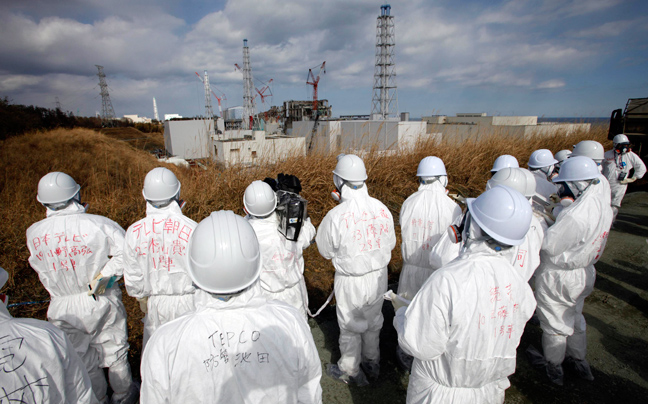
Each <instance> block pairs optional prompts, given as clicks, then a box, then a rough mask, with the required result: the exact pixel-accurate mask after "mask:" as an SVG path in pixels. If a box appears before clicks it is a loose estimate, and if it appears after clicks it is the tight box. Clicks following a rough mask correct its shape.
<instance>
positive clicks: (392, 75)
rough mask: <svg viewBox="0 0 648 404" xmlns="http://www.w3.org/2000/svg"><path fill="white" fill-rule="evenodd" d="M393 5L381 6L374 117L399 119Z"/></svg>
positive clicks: (372, 107)
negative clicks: (391, 11) (391, 13)
mask: <svg viewBox="0 0 648 404" xmlns="http://www.w3.org/2000/svg"><path fill="white" fill-rule="evenodd" d="M390 10H391V6H390V5H389V4H385V5H383V6H380V16H379V17H378V21H377V30H376V67H375V69H374V86H373V99H372V101H371V115H372V119H390V118H392V119H393V118H395V119H398V93H397V91H396V71H395V67H396V63H395V62H394V47H395V46H396V38H395V35H394V17H392V16H391V15H390Z"/></svg>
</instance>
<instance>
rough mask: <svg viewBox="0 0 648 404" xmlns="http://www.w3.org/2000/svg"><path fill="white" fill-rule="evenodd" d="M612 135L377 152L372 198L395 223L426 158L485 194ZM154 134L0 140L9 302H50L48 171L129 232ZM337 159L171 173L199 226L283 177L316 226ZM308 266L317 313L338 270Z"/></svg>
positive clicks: (368, 160) (459, 188)
mask: <svg viewBox="0 0 648 404" xmlns="http://www.w3.org/2000/svg"><path fill="white" fill-rule="evenodd" d="M140 133H141V132H140ZM606 135H607V132H606V128H602V127H593V128H592V130H591V131H587V132H580V133H575V134H571V135H568V136H567V135H564V134H559V135H555V136H549V137H537V138H533V139H528V140H523V141H522V140H516V139H511V138H506V137H502V136H490V137H487V138H484V139H481V140H478V141H470V142H466V143H463V144H461V145H460V146H458V145H453V144H449V143H444V142H440V143H433V142H428V143H423V144H420V145H418V146H417V147H416V149H415V150H414V151H411V152H398V153H396V154H395V155H391V156H385V155H381V154H380V153H376V152H369V154H368V155H367V156H366V157H365V164H366V166H367V171H368V175H369V179H368V181H367V184H368V189H369V193H370V194H371V195H372V196H374V197H376V198H378V199H379V200H381V201H382V202H383V203H385V205H387V207H389V209H390V210H391V211H392V214H393V216H394V219H395V221H396V224H397V223H398V215H399V211H400V207H401V204H402V202H403V201H404V200H405V199H406V198H407V197H408V196H409V195H410V194H411V193H413V192H414V191H415V190H416V189H417V182H416V177H415V173H416V168H417V165H418V162H419V161H420V160H421V159H422V158H423V157H425V156H432V155H434V156H438V157H440V158H442V159H443V161H444V162H445V165H446V168H447V171H448V177H449V178H448V179H449V189H450V191H451V192H458V193H460V194H462V195H464V196H476V195H478V194H479V193H480V192H481V191H482V190H483V189H484V186H485V183H486V181H487V179H488V178H489V177H490V168H491V166H492V164H493V161H494V160H495V158H496V157H497V156H499V155H501V154H511V155H514V156H515V157H517V158H518V160H519V161H520V163H521V165H523V166H526V165H525V163H526V162H527V161H528V158H529V155H530V154H531V153H532V152H533V151H534V150H536V149H539V148H548V149H550V150H552V151H553V152H557V151H559V150H561V149H571V147H572V145H574V144H576V143H577V142H578V141H580V140H583V139H594V140H597V141H599V142H601V143H602V144H603V145H604V146H605V148H606V149H608V148H610V147H611V143H610V142H609V141H608V140H607V138H606ZM146 137H149V138H150V141H142V142H139V143H135V144H132V142H130V143H129V141H120V140H119V139H122V140H124V139H130V137H129V134H125V135H119V134H113V133H108V134H104V133H101V132H95V131H92V130H87V129H73V130H62V129H60V130H53V131H49V132H37V133H29V134H25V135H22V136H18V137H14V138H10V139H8V140H5V141H2V142H0V173H1V174H2V175H1V177H0V200H1V201H2V202H1V203H0V217H2V221H1V222H0V266H2V267H3V268H5V269H7V271H8V272H9V274H10V278H9V282H8V285H7V287H6V288H5V289H4V293H6V294H8V295H9V296H10V298H11V301H10V303H16V302H29V301H41V300H47V299H48V298H49V295H48V293H47V291H45V289H44V288H43V287H42V285H41V283H40V281H39V279H38V277H37V276H36V274H35V272H34V271H33V270H32V269H31V268H30V266H29V264H28V262H27V259H28V256H29V253H28V250H27V247H26V241H25V231H26V230H27V228H28V227H29V226H30V225H31V224H33V223H34V222H37V221H39V220H41V219H43V218H44V216H45V215H44V213H45V211H44V208H43V207H42V206H41V205H40V204H39V203H38V202H37V201H36V190H37V184H38V181H39V179H40V178H41V177H42V176H43V175H45V174H47V173H48V172H50V171H63V172H66V173H68V174H70V175H71V176H72V177H74V178H75V179H76V181H77V182H78V183H79V184H81V186H82V188H81V198H82V200H83V201H84V202H87V203H89V209H88V212H89V213H93V214H98V215H103V216H106V217H109V218H111V219H113V220H115V221H116V222H117V223H119V224H120V225H121V226H122V227H124V228H127V227H128V226H129V225H130V224H131V223H133V222H135V221H136V220H138V219H140V218H142V217H143V216H144V215H145V203H144V200H143V199H142V194H141V189H142V184H143V181H144V177H145V175H146V173H147V172H148V171H149V170H151V169H153V168H154V167H156V166H160V165H163V164H162V163H159V162H158V161H157V160H156V159H155V157H153V156H152V155H151V154H149V153H148V152H146V151H144V150H141V149H149V150H150V147H146V145H149V146H150V145H151V144H155V145H156V146H155V147H153V148H157V147H159V145H160V142H161V141H162V140H161V139H162V135H161V134H157V135H156V134H147V135H146ZM142 143H144V144H145V146H144V147H142ZM162 144H163V141H162ZM138 147H139V148H138ZM337 154H338V153H337V152H336V153H330V154H316V155H309V156H308V157H304V156H298V157H297V156H296V157H292V158H288V159H287V160H285V161H283V162H280V163H277V164H266V165H263V166H259V167H240V166H238V167H231V168H226V169H224V168H220V167H218V166H216V165H209V166H207V169H206V170H204V169H201V168H189V169H185V168H178V167H176V166H173V165H165V166H167V167H168V168H169V169H171V170H173V171H174V172H175V173H176V175H177V176H178V178H179V179H180V181H181V182H182V193H181V196H182V198H183V199H184V200H186V201H187V206H186V208H185V209H184V213H185V214H186V215H188V216H189V217H191V218H192V219H194V220H196V221H198V222H199V221H200V220H202V219H204V218H205V217H207V216H208V215H209V214H210V213H211V212H212V211H216V210H221V209H226V210H232V211H234V212H235V213H237V214H241V215H243V206H242V197H243V192H244V190H245V188H246V187H247V186H248V185H249V184H250V183H251V182H252V181H253V180H257V179H263V178H265V177H276V175H277V174H278V173H281V172H283V173H289V174H294V175H296V176H298V177H299V178H300V179H301V181H302V187H303V192H302V196H303V197H305V198H306V199H307V200H308V201H309V205H308V210H309V213H310V216H311V218H312V221H313V224H314V225H315V226H318V225H319V223H320V221H321V220H322V218H323V217H324V215H325V214H326V212H327V211H329V210H330V209H331V208H333V207H334V206H335V202H334V201H333V200H332V198H331V197H330V192H331V190H332V188H333V185H332V174H331V171H332V170H333V168H334V166H335V163H336V155H337ZM397 227H398V226H397ZM397 230H398V229H397ZM398 233H400V232H399V231H398V232H397V234H398ZM305 262H306V271H305V276H306V282H307V285H308V290H309V296H310V305H311V308H315V307H319V306H320V305H321V303H322V302H323V301H324V299H325V298H326V296H327V295H328V294H329V293H330V291H331V289H332V285H333V274H334V270H333V267H332V265H331V264H330V262H328V261H326V260H324V259H323V258H321V257H320V256H319V254H318V252H317V248H314V247H311V248H309V249H307V250H306V254H305ZM400 268H401V255H400V240H399V241H398V243H397V246H396V249H395V250H394V251H393V254H392V260H391V263H390V265H389V271H390V283H391V282H395V281H397V280H398V274H399V272H400ZM124 302H125V304H126V308H127V310H128V314H129V333H130V341H131V347H132V348H131V356H132V359H133V362H134V363H139V353H140V351H139V350H140V347H141V328H142V327H141V322H140V321H139V320H140V319H141V318H142V314H141V313H140V311H139V308H138V306H137V303H136V302H135V299H132V298H130V297H128V296H127V295H126V294H125V293H124ZM46 311H47V303H41V304H34V305H24V306H19V307H15V308H12V309H11V312H12V314H13V315H14V316H19V317H35V318H40V319H44V318H45V315H46ZM134 373H135V374H136V375H137V374H138V373H139V372H138V369H137V366H134Z"/></svg>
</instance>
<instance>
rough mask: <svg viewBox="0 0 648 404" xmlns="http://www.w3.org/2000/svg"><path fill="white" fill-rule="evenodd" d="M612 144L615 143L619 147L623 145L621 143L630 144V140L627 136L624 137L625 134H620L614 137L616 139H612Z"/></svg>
mask: <svg viewBox="0 0 648 404" xmlns="http://www.w3.org/2000/svg"><path fill="white" fill-rule="evenodd" d="M612 143H614V144H615V145H618V144H621V143H630V139H628V137H627V136H626V135H624V134H623V133H620V134H618V135H616V136H615V137H614V139H612Z"/></svg>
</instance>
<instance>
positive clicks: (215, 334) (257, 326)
mask: <svg viewBox="0 0 648 404" xmlns="http://www.w3.org/2000/svg"><path fill="white" fill-rule="evenodd" d="M261 260H262V257H261V251H260V248H259V243H258V241H257V237H256V235H255V233H254V230H253V229H252V227H251V226H250V224H249V223H248V222H247V221H246V220H245V219H243V218H242V217H240V216H237V215H235V214H234V213H233V212H231V211H220V212H213V213H212V214H211V215H210V216H209V217H207V218H206V219H204V220H203V221H201V222H200V223H199V224H198V226H197V227H196V230H195V231H194V233H193V235H192V237H191V240H190V244H189V275H190V276H191V278H192V280H193V281H194V283H195V284H196V286H197V287H198V288H199V290H197V291H196V311H195V312H193V313H188V314H186V315H184V316H182V317H180V318H177V319H175V320H173V321H171V322H169V323H166V324H164V325H163V326H161V327H160V328H159V329H158V330H157V331H156V332H155V334H153V336H152V337H151V339H150V341H149V344H148V346H147V347H146V350H145V351H144V355H143V358H142V367H141V369H142V396H141V403H142V404H153V403H169V404H172V403H231V404H236V403H264V404H273V403H277V404H297V403H304V404H310V403H313V404H318V403H321V402H322V389H321V387H320V379H321V376H322V371H321V364H320V359H319V356H318V353H317V348H316V346H315V342H314V341H313V336H312V335H311V331H310V328H309V327H308V324H307V323H306V322H305V321H304V319H303V317H302V315H301V314H300V313H299V312H298V311H297V310H296V309H295V308H294V307H292V306H289V305H287V304H285V303H283V302H280V301H277V300H268V298H267V297H266V296H264V295H263V294H262V293H261V291H260V284H259V281H258V279H259V274H260V272H261Z"/></svg>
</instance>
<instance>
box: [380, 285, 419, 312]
mask: <svg viewBox="0 0 648 404" xmlns="http://www.w3.org/2000/svg"><path fill="white" fill-rule="evenodd" d="M383 298H384V299H385V300H389V301H391V302H392V305H393V306H394V311H398V309H400V308H401V307H405V306H409V304H410V303H411V302H412V301H411V300H407V299H405V298H404V297H402V296H399V295H397V294H396V293H394V291H393V290H388V291H387V292H386V293H385V294H384V295H383Z"/></svg>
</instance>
